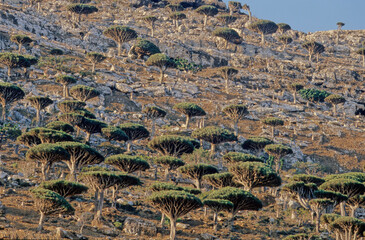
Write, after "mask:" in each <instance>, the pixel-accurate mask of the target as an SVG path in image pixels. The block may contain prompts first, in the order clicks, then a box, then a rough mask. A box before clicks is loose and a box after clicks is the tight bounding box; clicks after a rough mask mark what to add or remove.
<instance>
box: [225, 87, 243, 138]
mask: <svg viewBox="0 0 365 240" xmlns="http://www.w3.org/2000/svg"><path fill="white" fill-rule="evenodd" d="M227 91H228V90H227ZM223 112H224V113H225V114H226V115H227V116H228V117H229V118H230V119H232V120H233V128H234V135H236V136H238V121H239V120H242V119H243V118H244V116H246V115H247V114H248V110H247V106H245V105H242V104H231V105H229V106H226V107H225V108H223Z"/></svg>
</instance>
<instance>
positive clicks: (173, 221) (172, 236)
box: [170, 219, 176, 240]
mask: <svg viewBox="0 0 365 240" xmlns="http://www.w3.org/2000/svg"><path fill="white" fill-rule="evenodd" d="M170 223H171V224H170V225H171V230H170V240H175V237H176V219H170Z"/></svg>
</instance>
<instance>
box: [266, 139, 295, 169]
mask: <svg viewBox="0 0 365 240" xmlns="http://www.w3.org/2000/svg"><path fill="white" fill-rule="evenodd" d="M265 152H267V153H268V154H269V155H270V156H273V157H274V161H275V165H276V172H277V173H279V172H280V168H281V167H282V166H281V163H280V161H281V159H282V158H283V157H284V156H286V155H288V154H292V153H293V150H292V149H291V148H290V147H287V146H284V145H281V144H269V145H267V146H266V147H265Z"/></svg>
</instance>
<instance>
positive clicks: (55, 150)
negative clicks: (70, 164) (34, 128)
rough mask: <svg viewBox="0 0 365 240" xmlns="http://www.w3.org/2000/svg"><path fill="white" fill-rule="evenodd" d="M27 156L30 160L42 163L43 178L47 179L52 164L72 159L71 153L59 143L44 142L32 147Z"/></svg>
mask: <svg viewBox="0 0 365 240" xmlns="http://www.w3.org/2000/svg"><path fill="white" fill-rule="evenodd" d="M25 157H26V159H27V160H29V161H39V162H40V163H41V165H42V166H41V170H42V180H43V181H47V180H48V173H49V170H50V169H51V167H52V164H53V163H55V162H61V161H63V160H68V159H70V154H69V153H68V152H67V151H66V150H65V149H64V148H62V147H61V146H59V145H58V144H54V143H43V144H39V145H37V146H34V147H31V148H30V149H29V150H28V151H27V154H26V156H25Z"/></svg>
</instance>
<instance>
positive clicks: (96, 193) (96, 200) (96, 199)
mask: <svg viewBox="0 0 365 240" xmlns="http://www.w3.org/2000/svg"><path fill="white" fill-rule="evenodd" d="M98 203H99V190H95V194H94V208H95V210H94V211H95V212H96V211H97V210H98V205H99V204H98Z"/></svg>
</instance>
